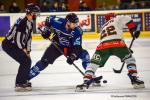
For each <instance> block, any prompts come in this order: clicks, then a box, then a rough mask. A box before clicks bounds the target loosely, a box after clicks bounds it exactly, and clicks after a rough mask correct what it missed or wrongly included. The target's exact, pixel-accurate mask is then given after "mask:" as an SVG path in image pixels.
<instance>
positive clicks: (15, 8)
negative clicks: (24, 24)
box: [9, 1, 20, 13]
mask: <svg viewBox="0 0 150 100" xmlns="http://www.w3.org/2000/svg"><path fill="white" fill-rule="evenodd" d="M9 12H10V13H18V12H20V8H19V6H18V4H17V3H16V2H15V1H13V3H12V5H11V6H10V7H9Z"/></svg>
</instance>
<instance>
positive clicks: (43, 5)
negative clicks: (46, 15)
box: [41, 1, 49, 12]
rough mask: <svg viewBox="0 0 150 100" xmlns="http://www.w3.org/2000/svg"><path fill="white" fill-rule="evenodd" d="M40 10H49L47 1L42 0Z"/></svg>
mask: <svg viewBox="0 0 150 100" xmlns="http://www.w3.org/2000/svg"><path fill="white" fill-rule="evenodd" d="M41 12H49V2H48V1H44V2H43V4H42V6H41Z"/></svg>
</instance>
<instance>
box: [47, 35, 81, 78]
mask: <svg viewBox="0 0 150 100" xmlns="http://www.w3.org/2000/svg"><path fill="white" fill-rule="evenodd" d="M48 40H49V41H50V42H51V43H52V44H53V45H54V46H55V48H57V50H58V51H59V52H60V53H61V54H63V55H64V56H65V57H66V58H68V57H67V56H66V55H65V54H64V52H63V51H62V50H61V49H60V48H59V47H58V45H57V44H55V43H54V42H52V41H51V39H50V38H48ZM72 65H73V66H74V67H75V68H76V69H77V70H78V71H79V72H80V73H81V74H82V75H83V76H84V73H83V72H82V71H81V70H80V69H79V68H78V66H77V65H76V64H75V63H72Z"/></svg>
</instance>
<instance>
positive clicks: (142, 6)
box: [139, 1, 148, 9]
mask: <svg viewBox="0 0 150 100" xmlns="http://www.w3.org/2000/svg"><path fill="white" fill-rule="evenodd" d="M139 7H140V9H145V8H148V6H147V5H146V2H144V1H141V2H139Z"/></svg>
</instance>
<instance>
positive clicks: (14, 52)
mask: <svg viewBox="0 0 150 100" xmlns="http://www.w3.org/2000/svg"><path fill="white" fill-rule="evenodd" d="M39 12H40V8H39V7H38V6H36V5H34V4H32V3H31V4H28V5H27V8H26V15H25V17H23V18H18V19H17V21H16V22H15V24H14V25H13V26H12V28H11V29H10V30H9V32H8V34H7V35H6V37H5V39H4V40H3V41H2V48H3V50H4V51H5V52H6V53H7V54H8V55H9V56H10V57H12V58H13V59H14V60H15V61H17V62H18V63H19V64H20V65H19V69H18V73H17V76H16V82H15V91H31V90H32V86H31V83H29V82H28V80H27V79H28V73H29V70H30V67H31V58H30V51H31V39H32V31H33V20H34V19H36V16H37V15H38V14H39ZM10 66H11V65H10Z"/></svg>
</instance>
